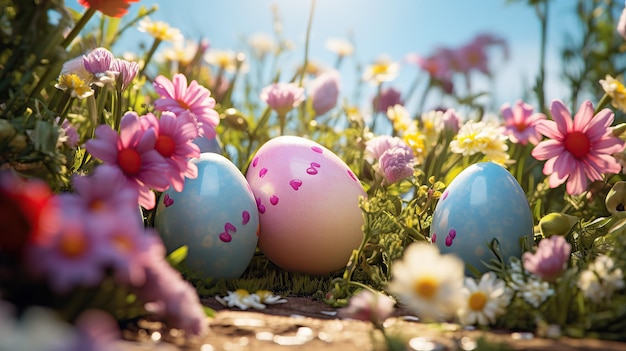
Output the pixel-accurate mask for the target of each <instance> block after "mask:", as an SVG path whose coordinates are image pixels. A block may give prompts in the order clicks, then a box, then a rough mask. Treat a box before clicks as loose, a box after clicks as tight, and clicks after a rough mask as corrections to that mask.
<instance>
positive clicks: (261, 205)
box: [257, 204, 265, 214]
mask: <svg viewBox="0 0 626 351" xmlns="http://www.w3.org/2000/svg"><path fill="white" fill-rule="evenodd" d="M257 207H258V209H259V213H260V214H263V213H265V205H263V204H259V205H258V206H257Z"/></svg>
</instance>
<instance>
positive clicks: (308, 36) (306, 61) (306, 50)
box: [298, 0, 315, 86]
mask: <svg viewBox="0 0 626 351" xmlns="http://www.w3.org/2000/svg"><path fill="white" fill-rule="evenodd" d="M314 10H315V0H311V11H310V12H309V23H308V24H307V27H306V40H305V41H304V65H303V66H302V73H301V74H300V81H299V82H298V86H302V81H304V75H305V74H306V66H307V65H308V64H309V42H310V39H311V25H312V24H313V12H314Z"/></svg>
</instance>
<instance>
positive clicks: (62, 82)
mask: <svg viewBox="0 0 626 351" xmlns="http://www.w3.org/2000/svg"><path fill="white" fill-rule="evenodd" d="M54 87H55V88H57V89H60V90H63V91H66V90H68V89H69V90H70V93H71V94H72V97H74V98H76V97H77V98H79V99H84V98H86V97H89V96H91V95H93V89H91V87H90V86H89V83H87V82H86V81H84V80H83V79H82V78H81V77H80V76H79V75H77V74H72V73H70V74H61V75H60V76H59V80H58V83H57V84H55V85H54Z"/></svg>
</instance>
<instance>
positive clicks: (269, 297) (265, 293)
mask: <svg viewBox="0 0 626 351" xmlns="http://www.w3.org/2000/svg"><path fill="white" fill-rule="evenodd" d="M254 294H255V295H256V296H258V297H259V301H260V302H261V303H262V304H266V305H275V304H278V303H285V302H287V299H283V298H282V297H281V296H280V295H274V293H273V292H271V291H269V290H257V292H255V293H254Z"/></svg>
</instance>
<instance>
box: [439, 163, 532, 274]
mask: <svg viewBox="0 0 626 351" xmlns="http://www.w3.org/2000/svg"><path fill="white" fill-rule="evenodd" d="M430 237H431V241H432V242H433V243H434V244H435V245H437V246H438V247H439V249H440V251H441V252H442V253H454V254H456V255H457V256H459V257H460V258H461V259H463V261H465V264H466V273H469V270H468V269H467V267H468V265H471V267H473V268H475V269H477V270H478V271H480V272H483V273H484V272H486V271H487V268H486V267H485V266H484V264H483V263H482V262H481V261H484V262H489V260H490V259H492V258H495V255H493V253H492V251H491V250H490V249H489V246H488V245H489V243H490V242H491V241H492V240H493V239H497V240H498V242H499V245H500V249H501V252H502V255H503V258H504V259H505V261H507V262H508V258H509V257H511V256H516V257H519V256H520V255H521V253H522V247H521V245H520V239H524V240H528V242H527V243H528V244H529V245H532V240H533V219H532V215H531V213H530V206H529V205H528V199H527V198H526V195H525V193H524V191H523V190H522V188H521V187H520V185H519V183H518V182H517V180H516V179H515V178H514V177H513V176H512V175H511V173H509V171H507V170H506V169H505V168H503V167H502V166H500V165H498V164H496V163H493V162H484V163H478V164H474V165H471V166H469V167H467V168H466V169H464V170H463V171H461V172H460V173H459V174H458V175H457V176H456V177H455V178H454V179H453V180H452V181H451V182H450V185H449V186H448V187H447V189H446V190H445V191H444V192H443V194H442V195H441V198H440V199H439V202H438V203H437V206H436V207H435V211H434V214H433V221H432V224H431V227H430Z"/></svg>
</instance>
